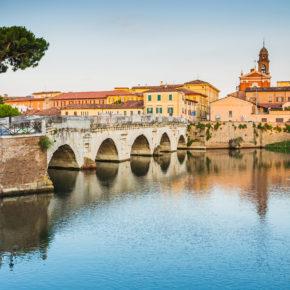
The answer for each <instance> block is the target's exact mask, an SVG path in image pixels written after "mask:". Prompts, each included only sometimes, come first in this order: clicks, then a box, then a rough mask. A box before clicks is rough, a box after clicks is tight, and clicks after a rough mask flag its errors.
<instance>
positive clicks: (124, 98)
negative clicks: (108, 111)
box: [107, 89, 143, 104]
mask: <svg viewBox="0 0 290 290" xmlns="http://www.w3.org/2000/svg"><path fill="white" fill-rule="evenodd" d="M128 101H143V94H141V95H140V94H139V93H135V94H134V93H132V92H130V91H127V90H125V89H124V90H123V89H118V90H114V91H112V92H110V93H109V94H107V104H114V103H125V102H128Z"/></svg>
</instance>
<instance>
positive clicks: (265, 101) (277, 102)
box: [245, 87, 290, 109]
mask: <svg viewBox="0 0 290 290" xmlns="http://www.w3.org/2000/svg"><path fill="white" fill-rule="evenodd" d="M245 93H246V94H245V99H246V100H247V101H251V102H253V103H256V98H257V103H258V105H260V106H262V107H264V108H266V109H269V108H282V105H283V104H284V103H285V102H289V101H290V87H268V88H260V87H259V88H247V89H246V91H245Z"/></svg>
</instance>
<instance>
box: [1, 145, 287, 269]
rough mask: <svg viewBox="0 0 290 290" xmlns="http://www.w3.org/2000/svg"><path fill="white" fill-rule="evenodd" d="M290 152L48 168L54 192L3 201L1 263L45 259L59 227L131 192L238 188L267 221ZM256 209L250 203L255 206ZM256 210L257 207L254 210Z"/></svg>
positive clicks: (173, 156) (182, 155)
mask: <svg viewBox="0 0 290 290" xmlns="http://www.w3.org/2000/svg"><path fill="white" fill-rule="evenodd" d="M289 168H290V157H289V155H283V154H278V153H272V152H267V151H263V150H245V151H240V152H237V151H235V152H234V153H233V152H229V151H227V150H225V151H211V152H191V153H188V152H186V151H178V152H174V153H167V154H164V155H162V156H158V157H154V158H152V157H139V156H134V157H132V158H131V160H130V161H126V162H122V163H112V162H97V166H96V169H94V170H91V171H73V170H72V171H71V170H59V169H49V174H50V177H51V179H52V181H53V183H54V186H55V195H54V196H53V195H46V194H44V195H32V196H26V197H18V198H7V199H2V200H0V202H1V206H0V264H1V259H2V261H3V263H6V262H7V263H8V264H10V266H11V267H13V264H17V259H18V258H20V257H21V256H23V255H37V256H39V257H40V258H42V259H46V255H47V247H48V246H49V244H50V243H51V241H52V240H53V236H54V235H55V233H56V232H58V231H61V230H62V229H63V228H65V227H67V225H68V224H71V223H73V220H74V219H75V218H78V217H79V215H81V212H82V211H83V210H84V209H85V208H86V207H87V206H89V207H90V208H94V207H97V206H99V204H100V203H112V202H114V199H115V198H116V197H117V198H118V200H119V198H126V197H127V196H130V195H136V197H137V195H146V194H152V192H153V193H154V192H156V193H161V194H162V193H172V194H175V193H178V194H185V192H186V194H192V195H194V196H195V198H199V196H202V198H203V199H204V196H207V195H208V196H210V195H211V194H213V191H212V190H213V189H216V188H218V190H219V193H220V194H225V193H226V194H229V193H232V191H231V189H236V190H235V192H236V193H235V194H238V196H239V197H240V201H241V202H242V203H243V204H244V203H245V204H246V205H247V204H250V205H254V207H253V208H254V211H256V213H257V214H258V216H259V217H261V219H262V220H263V219H264V218H265V216H266V214H267V211H268V206H269V205H268V204H269V197H270V193H269V192H271V190H270V188H271V187H273V186H284V188H285V186H287V185H288V186H289V181H287V178H289V176H288V172H289ZM215 193H216V191H215ZM250 208H251V207H250ZM251 210H252V209H251Z"/></svg>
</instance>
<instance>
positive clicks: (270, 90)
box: [246, 87, 290, 92]
mask: <svg viewBox="0 0 290 290" xmlns="http://www.w3.org/2000/svg"><path fill="white" fill-rule="evenodd" d="M256 91H257V92H285V91H290V87H268V88H261V87H259V88H255V87H253V88H246V92H256Z"/></svg>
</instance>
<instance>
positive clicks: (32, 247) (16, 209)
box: [0, 150, 290, 289]
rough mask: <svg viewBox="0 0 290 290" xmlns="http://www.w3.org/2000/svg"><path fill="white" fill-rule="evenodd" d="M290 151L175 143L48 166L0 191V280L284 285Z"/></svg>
mask: <svg viewBox="0 0 290 290" xmlns="http://www.w3.org/2000/svg"><path fill="white" fill-rule="evenodd" d="M289 168H290V155H287V154H281V153H273V152H267V151H259V150H258V151H254V150H249V151H241V152H240V153H239V152H228V151H212V152H207V153H203V152H191V154H189V153H186V152H184V151H183V152H178V153H174V154H167V155H164V156H162V157H160V158H157V159H156V158H155V159H153V158H144V157H143V158H134V159H133V160H132V161H131V162H125V163H121V164H112V163H99V164H97V170H96V171H90V172H77V171H66V170H50V172H49V174H50V176H51V178H52V180H53V182H54V185H55V194H50V195H46V194H44V195H33V196H26V197H17V198H7V199H2V200H0V288H1V289H83V288H94V289H96V288H98V289H137V288H142V289H162V288H163V289H164V288H171V289H172V288H176V289H177V288H178V289H290V171H289Z"/></svg>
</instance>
